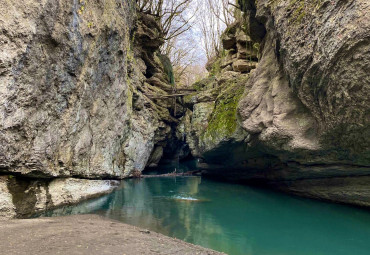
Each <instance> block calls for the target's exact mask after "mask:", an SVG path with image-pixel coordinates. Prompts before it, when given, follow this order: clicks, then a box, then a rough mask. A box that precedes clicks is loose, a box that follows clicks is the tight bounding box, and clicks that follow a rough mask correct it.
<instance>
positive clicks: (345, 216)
mask: <svg viewBox="0 0 370 255" xmlns="http://www.w3.org/2000/svg"><path fill="white" fill-rule="evenodd" d="M76 213H96V214H99V215H103V216H106V217H109V218H111V219H115V220H119V221H122V222H125V223H128V224H132V225H135V226H139V227H143V228H147V229H149V230H152V231H156V232H160V233H162V234H165V235H168V236H171V237H176V238H179V239H182V240H185V241H187V242H191V243H194V244H199V245H201V246H204V247H209V248H212V249H215V250H219V251H224V252H226V253H228V254H231V255H233V254H235V255H239V254H248V255H262V254H270V255H277V254H278V255H280V254H284V255H308V254H325V255H334V254H335V255H345V254H356V255H365V254H366V255H367V254H368V251H369V250H370V213H369V212H368V211H365V210H360V209H356V208H352V207H347V206H340V205H335V204H328V203H322V202H318V201H313V200H308V199H302V198H296V197H291V196H287V195H284V194H280V193H275V192H272V191H266V190H261V189H256V188H251V187H247V186H242V185H236V184H227V183H220V182H214V181H210V180H204V179H201V178H199V177H182V178H179V177H177V178H144V179H140V180H138V179H133V180H127V181H124V182H123V184H122V186H121V187H120V188H119V189H117V190H116V191H114V192H113V193H111V194H109V195H107V196H105V197H102V198H99V199H94V200H90V201H87V202H84V203H81V204H79V205H78V206H73V207H66V208H63V209H58V210H54V211H52V212H48V215H50V216H51V215H52V216H59V215H69V214H76Z"/></svg>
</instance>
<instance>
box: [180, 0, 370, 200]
mask: <svg viewBox="0 0 370 255" xmlns="http://www.w3.org/2000/svg"><path fill="white" fill-rule="evenodd" d="M239 4H240V6H241V9H242V11H243V12H242V16H241V18H239V20H238V21H237V22H235V23H234V24H233V25H231V26H230V27H228V29H227V30H226V31H225V32H224V34H223V36H222V42H223V48H224V51H223V52H222V53H221V54H220V56H218V60H216V61H213V63H210V64H209V69H210V71H211V73H212V72H214V73H215V75H214V76H213V78H209V79H206V80H203V81H202V82H200V83H198V84H195V87H196V88H199V90H200V92H199V93H197V95H193V96H189V98H188V100H187V102H188V105H189V110H190V112H189V113H188V117H186V118H185V117H184V118H183V120H182V125H180V129H179V131H178V133H179V136H181V134H182V133H185V134H186V135H185V136H186V138H187V140H188V143H189V145H190V148H191V150H192V154H193V155H195V156H196V157H198V158H200V162H199V163H198V166H199V167H200V168H201V169H204V170H205V174H208V175H211V176H216V177H219V178H223V179H225V178H228V179H231V180H234V181H246V182H250V183H264V184H266V183H267V184H269V185H273V186H274V187H277V188H281V189H284V190H287V191H290V192H292V191H293V192H295V193H297V194H300V195H306V196H311V197H315V198H322V199H327V200H332V201H337V202H345V203H353V204H358V205H366V206H369V205H370V195H369V194H370V186H369V185H368V184H366V181H364V180H367V178H368V177H367V176H368V175H369V174H370V139H369V137H370V107H369V104H368V102H369V100H370V94H369V91H370V80H369V78H370V76H369V72H370V44H369V40H370V22H369V19H368V18H367V16H369V14H370V3H369V2H368V1H364V0H354V1H304V0H296V1H279V0H276V1H267V0H266V1H264V0H259V1H239ZM225 84H226V85H225ZM215 90H217V91H218V92H216V93H213V91H215ZM241 91H242V92H241ZM225 99H226V100H225ZM182 136H184V135H182ZM325 185H326V187H325ZM351 198H353V199H351Z"/></svg>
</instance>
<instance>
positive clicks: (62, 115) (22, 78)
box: [0, 0, 172, 178]
mask: <svg viewBox="0 0 370 255" xmlns="http://www.w3.org/2000/svg"><path fill="white" fill-rule="evenodd" d="M0 12H1V13H2V15H1V17H0V31H1V34H0V48H1V51H0V85H1V86H0V173H1V172H2V173H11V174H17V175H23V176H29V177H69V176H75V177H84V178H124V177H128V176H130V175H131V174H132V173H133V172H140V171H142V170H143V169H144V168H145V166H146V164H147V161H148V160H149V158H150V155H151V152H152V150H153V148H154V144H156V143H158V142H160V141H164V140H165V138H166V136H167V134H168V133H169V130H170V129H169V124H168V123H169V122H170V121H172V120H171V118H170V114H169V112H168V110H167V109H163V107H162V108H161V107H160V106H157V105H156V104H155V103H154V102H153V101H152V100H151V99H149V98H148V97H146V96H145V90H148V89H149V87H150V88H152V87H154V86H149V84H148V83H146V80H147V78H149V76H151V75H148V72H149V71H148V70H149V69H150V68H153V64H151V66H149V64H148V63H149V62H150V61H151V62H153V60H152V59H153V58H154V56H153V53H151V52H155V51H156V50H158V48H159V46H160V45H161V44H162V43H163V41H162V39H161V38H160V27H159V26H158V24H157V23H156V22H155V21H154V20H153V18H150V17H145V15H139V16H138V15H137V13H136V9H135V7H134V1H119V0H107V1H98V0H93V1H78V0H74V1H61V0H43V1H32V0H26V1H22V2H19V1H13V0H10V1H4V0H1V1H0ZM148 41H150V44H147V42H148ZM145 53H147V54H145ZM155 64H156V63H154V65H155ZM154 88H155V87H154ZM163 120H165V121H163Z"/></svg>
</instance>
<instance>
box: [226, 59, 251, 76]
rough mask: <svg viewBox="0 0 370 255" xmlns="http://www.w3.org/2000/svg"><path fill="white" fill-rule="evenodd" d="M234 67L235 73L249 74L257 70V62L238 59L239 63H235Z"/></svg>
mask: <svg viewBox="0 0 370 255" xmlns="http://www.w3.org/2000/svg"><path fill="white" fill-rule="evenodd" d="M232 66H233V70H234V71H235V72H240V73H248V72H250V71H251V70H252V69H255V68H256V66H257V62H254V61H252V62H251V61H248V60H245V59H238V60H237V61H235V62H233V65H232Z"/></svg>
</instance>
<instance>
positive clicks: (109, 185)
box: [0, 175, 119, 219]
mask: <svg viewBox="0 0 370 255" xmlns="http://www.w3.org/2000/svg"><path fill="white" fill-rule="evenodd" d="M118 185H119V182H118V181H107V180H82V179H74V178H66V179H64V178H58V179H54V180H29V179H24V178H18V177H14V176H11V175H10V176H0V219H8V218H14V217H18V218H24V217H30V216H32V215H34V214H36V213H39V212H42V211H45V210H49V209H53V208H56V207H60V206H64V205H71V204H75V203H78V202H80V201H81V200H84V199H89V198H93V197H97V196H101V195H104V194H107V193H109V192H111V191H112V190H113V189H114V188H116V187H117V186H118Z"/></svg>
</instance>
